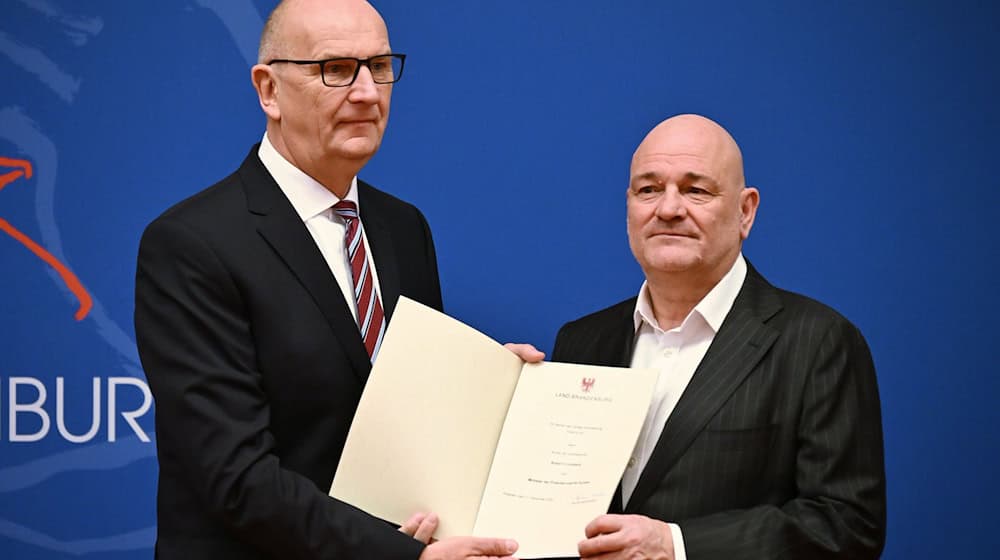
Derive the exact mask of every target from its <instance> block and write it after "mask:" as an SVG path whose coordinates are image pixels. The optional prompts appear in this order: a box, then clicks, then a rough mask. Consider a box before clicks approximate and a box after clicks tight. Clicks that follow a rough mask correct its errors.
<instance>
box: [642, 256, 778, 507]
mask: <svg viewBox="0 0 1000 560" xmlns="http://www.w3.org/2000/svg"><path fill="white" fill-rule="evenodd" d="M780 308H781V303H780V301H779V299H778V294H777V290H775V289H774V288H773V287H772V286H771V285H770V284H768V283H767V282H766V281H765V280H764V279H763V278H762V277H761V276H760V275H759V274H758V273H757V271H756V270H754V269H753V268H752V267H750V266H749V264H748V270H747V278H746V280H745V281H744V284H743V288H742V289H741V291H740V294H739V295H738V296H737V298H736V301H735V302H733V308H732V309H731V310H730V312H729V314H728V315H727V316H726V320H725V321H723V323H722V327H720V328H719V332H718V333H717V334H716V336H715V339H714V340H713V341H712V344H711V346H709V348H708V352H706V354H705V357H704V358H703V359H702V361H701V363H700V364H699V365H698V368H697V369H696V370H695V373H694V376H693V377H692V378H691V382H690V383H689V384H688V386H687V388H686V389H685V390H684V394H683V395H681V398H680V400H679V401H678V402H677V406H676V407H675V408H674V410H673V412H672V413H671V414H670V418H669V419H668V420H667V423H666V425H665V426H664V427H663V432H662V433H661V434H660V439H659V441H657V443H656V447H655V448H654V449H653V453H652V455H651V456H650V458H649V461H648V462H647V463H646V467H645V468H644V469H643V471H642V474H641V475H640V476H639V481H638V483H637V484H636V487H635V491H634V492H633V493H632V496H631V498H630V499H629V503H628V504H626V507H625V512H626V513H631V512H634V511H636V510H637V509H638V506H639V505H641V504H642V503H643V502H644V501H645V499H646V498H647V497H649V495H650V494H651V493H652V492H653V490H655V489H656V486H657V485H658V484H659V483H660V481H662V480H663V477H664V476H665V475H666V473H667V472H668V471H669V470H670V469H671V468H672V467H673V465H674V463H676V462H677V460H678V459H679V458H680V457H681V455H683V454H684V453H685V452H686V451H687V449H688V447H689V446H690V445H691V443H692V442H693V441H694V439H695V437H697V436H698V434H699V433H701V431H702V430H703V429H704V428H705V425H706V424H708V422H709V420H710V419H711V418H712V417H713V416H714V415H715V413H716V412H717V411H718V410H719V408H720V407H722V405H723V404H725V402H726V401H727V400H728V399H729V396H730V395H732V393H733V391H735V390H736V389H737V387H739V386H740V384H741V383H742V382H743V380H744V379H745V378H746V377H747V375H749V374H750V373H751V371H753V369H754V368H755V367H756V366H757V364H758V363H759V362H760V360H761V358H763V357H764V354H765V353H766V352H767V350H768V349H769V348H770V347H771V345H772V344H773V343H774V341H775V340H776V339H777V337H778V332H777V331H776V330H774V329H773V328H771V327H769V326H768V325H767V324H766V321H767V320H768V319H769V318H771V317H772V316H773V315H774V314H775V313H777V311H778V310H779V309H780Z"/></svg>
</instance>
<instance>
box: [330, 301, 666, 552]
mask: <svg viewBox="0 0 1000 560" xmlns="http://www.w3.org/2000/svg"><path fill="white" fill-rule="evenodd" d="M656 375H657V372H656V371H655V370H640V369H628V368H610V367H600V366H584V365H575V364H562V363H552V362H543V363H540V364H525V363H524V362H522V361H521V360H520V359H519V358H518V357H517V356H516V355H514V354H513V353H512V352H510V351H509V350H507V349H506V348H504V347H503V346H501V345H500V344H499V343H497V342H495V341H494V340H492V339H490V338H489V337H487V336H486V335H484V334H482V333H480V332H478V331H476V330H475V329H473V328H471V327H469V326H467V325H464V324H463V323H461V322H459V321H457V320H455V319H452V318H450V317H448V316H447V315H444V314H443V313H440V312H438V311H435V310H433V309H431V308H429V307H426V306H424V305H421V304H419V303H417V302H415V301H413V300H410V299H407V298H406V297H400V298H399V301H398V303H397V304H396V309H395V312H394V314H393V316H392V322H391V323H390V325H389V328H388V330H387V331H386V334H385V337H384V339H383V341H382V347H381V349H380V350H379V355H378V358H377V360H376V362H375V365H374V367H373V368H372V371H371V374H370V375H369V377H368V382H367V384H366V385H365V389H364V394H363V395H362V396H361V401H360V403H359V404H358V410H357V412H356V413H355V415H354V421H353V423H352V424H351V431H350V433H349V434H348V436H347V444H346V445H345V447H344V452H343V455H342V456H341V459H340V464H339V465H338V467H337V474H336V476H335V477H334V480H333V486H332V487H331V489H330V495H331V496H333V497H335V498H337V499H340V500H343V501H345V502H347V503H350V504H352V505H354V506H357V507H359V508H361V509H362V510H364V511H366V512H368V513H370V514H372V515H375V516H377V517H380V518H382V519H385V520H387V521H391V522H394V523H397V524H402V523H403V522H404V521H406V520H407V519H408V518H409V517H410V516H411V515H412V514H414V513H416V512H434V513H436V514H438V516H439V518H440V524H439V526H438V530H437V532H436V533H435V535H434V536H435V537H436V538H439V539H440V538H445V537H450V536H457V535H477V536H485V537H503V538H512V539H515V540H517V541H518V543H519V544H520V548H519V549H518V551H517V556H518V557H520V558H538V557H546V556H575V555H576V553H577V548H576V545H577V543H578V542H579V541H580V540H582V539H583V538H584V533H583V530H584V527H586V525H587V523H589V522H590V521H591V520H592V519H593V518H595V517H597V516H598V515H601V514H603V513H605V512H606V511H607V509H608V506H609V504H610V503H611V499H612V497H613V496H614V491H615V488H616V487H617V485H618V481H619V479H620V478H621V475H622V472H623V471H624V469H625V465H626V464H627V462H628V459H629V455H630V454H631V452H632V449H633V447H634V446H635V442H636V439H637V438H638V435H639V430H640V429H641V427H642V422H643V419H644V418H645V416H646V412H647V410H648V408H649V402H650V398H651V395H652V392H653V386H654V384H655V382H656Z"/></svg>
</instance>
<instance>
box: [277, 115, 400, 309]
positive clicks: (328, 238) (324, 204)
mask: <svg viewBox="0 0 1000 560" xmlns="http://www.w3.org/2000/svg"><path fill="white" fill-rule="evenodd" d="M257 155H258V156H259V157H260V161H261V162H263V164H264V167H265V168H267V171H268V173H270V174H271V176H272V177H274V180H275V182H276V183H278V187H280V188H281V192H283V193H285V197H287V198H288V201H289V202H291V203H292V207H294V208H295V212H296V213H297V214H298V215H299V218H301V219H302V222H303V223H305V225H306V229H308V230H309V233H310V234H311V235H312V238H313V240H314V241H316V246H317V247H319V251H320V253H322V254H323V258H324V259H325V260H326V264H327V266H329V267H330V272H332V273H333V277H334V278H336V279H337V285H338V286H340V291H341V292H342V293H343V295H344V301H346V302H347V307H348V308H350V310H351V313H352V314H353V315H354V320H355V321H357V320H358V304H357V301H355V299H354V279H353V278H352V276H351V264H350V261H349V259H348V255H347V248H346V247H345V246H344V237H345V236H346V235H347V222H345V221H344V219H343V218H341V217H340V216H339V215H338V214H337V213H336V212H335V211H334V210H333V205H334V204H336V203H338V202H340V201H341V199H340V198H337V195H335V194H333V193H332V192H330V191H329V190H327V189H326V187H324V186H323V185H321V184H320V183H319V182H318V181H316V180H315V179H313V178H312V177H310V176H309V175H306V174H305V172H303V171H302V170H301V169H299V168H298V167H295V166H294V165H292V163H291V162H289V161H288V160H287V159H285V157H284V156H282V155H281V154H280V153H278V150H276V149H274V146H273V145H272V144H271V142H270V140H268V139H267V134H264V139H263V140H261V142H260V149H258V150H257ZM343 200H350V201H351V202H353V203H354V204H356V205H357V207H358V215H359V216H360V215H361V205H360V204H359V203H358V178H357V177H354V178H352V179H351V188H350V189H348V190H347V195H346V196H344V198H343ZM361 239H362V242H364V244H365V252H366V254H367V256H368V268H369V270H371V271H372V280H374V283H375V291H376V293H377V294H378V297H379V300H381V299H382V289H381V287H380V286H379V282H378V271H377V270H376V269H375V261H374V260H373V259H374V257H373V256H372V250H371V246H370V245H368V235H367V234H366V233H365V230H364V226H363V225H362V227H361Z"/></svg>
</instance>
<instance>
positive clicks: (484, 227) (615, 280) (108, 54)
mask: <svg viewBox="0 0 1000 560" xmlns="http://www.w3.org/2000/svg"><path fill="white" fill-rule="evenodd" d="M272 5H273V2H268V1H262V0H258V1H250V0H242V1H240V0H233V1H231V2H214V1H210V0H176V1H173V0H172V1H166V2H121V1H111V0H95V1H92V2H86V3H83V2H72V1H69V0H49V1H42V0H4V1H3V2H2V3H0V157H5V158H11V159H20V160H27V161H29V162H30V163H31V164H32V171H33V174H32V176H31V177H26V176H21V177H18V178H16V179H10V180H9V182H8V183H6V186H5V187H4V188H3V189H2V190H0V219H2V220H4V222H0V225H3V224H6V225H7V228H6V229H0V557H2V558H4V559H22V558H32V559H36V558H37V559H61V558H70V557H74V558H77V557H83V558H109V559H119V558H121V559H125V558H147V557H150V555H151V551H150V549H151V547H152V542H153V541H152V539H153V535H154V533H153V530H152V527H153V526H154V524H155V512H154V500H155V477H156V463H155V459H154V457H153V454H154V445H155V444H154V443H153V442H149V443H146V442H144V441H143V439H142V436H144V435H145V436H148V437H150V438H153V439H155V436H154V434H153V433H152V412H151V411H149V412H145V413H143V414H139V415H138V420H137V423H136V427H132V426H131V425H129V423H128V422H127V421H126V420H125V419H124V418H123V417H122V416H121V415H120V414H118V413H119V412H121V411H125V412H128V411H136V410H139V411H141V410H142V408H143V405H144V402H145V395H144V393H143V390H142V386H141V382H140V381H130V380H141V379H142V374H141V370H140V368H139V365H138V360H137V359H136V352H135V345H134V342H133V340H134V336H133V331H132V327H131V317H132V291H133V287H132V282H133V269H134V261H135V253H136V249H137V246H138V240H139V235H140V233H141V231H142V228H143V227H144V225H145V224H146V223H148V222H149V221H150V220H151V219H152V218H153V217H154V216H156V215H157V214H159V213H160V212H161V211H162V210H164V209H165V208H166V207H167V206H169V205H170V204H172V203H173V202H175V201H177V200H179V199H181V198H183V197H185V196H187V195H189V194H191V193H193V192H195V191H197V190H199V189H201V188H203V187H205V186H207V185H208V184H210V183H212V182H214V181H216V180H217V179H219V178H221V177H223V176H224V175H226V174H228V173H229V172H230V171H231V170H232V169H233V168H234V167H235V166H236V165H237V164H238V163H239V162H240V161H241V159H242V157H243V156H244V155H245V154H246V152H247V150H248V149H249V147H250V145H251V144H252V143H254V142H256V141H257V140H259V138H260V136H261V135H262V133H263V117H262V116H261V114H260V112H259V108H258V106H257V103H256V97H255V95H254V93H253V91H252V89H251V87H250V82H249V72H248V68H249V66H250V63H251V60H252V59H253V58H254V57H255V50H256V41H257V36H258V33H259V30H260V27H261V22H262V20H263V17H264V16H265V15H266V13H267V12H268V11H269V9H270V8H271V6H272ZM376 5H377V6H378V8H379V9H380V10H381V11H382V13H383V15H384V16H385V18H386V20H387V21H388V23H389V28H390V33H391V38H392V43H393V47H394V48H395V50H397V51H400V52H405V53H407V54H408V55H409V58H408V60H407V68H406V75H405V78H404V79H403V81H402V82H400V83H399V84H398V85H397V87H396V88H395V90H394V98H393V104H392V117H391V119H390V124H389V129H388V132H387V135H386V138H385V141H384V144H383V147H382V150H381V151H380V153H379V154H378V155H377V156H376V157H375V158H374V159H373V160H372V162H371V163H370V164H369V166H368V167H367V168H366V170H365V171H364V172H363V177H364V178H366V179H368V180H369V181H371V182H373V183H375V184H377V185H380V186H382V187H383V188H385V189H386V190H389V191H391V192H394V193H395V194H397V195H399V196H401V197H402V198H405V199H408V200H410V201H412V202H414V203H416V204H417V205H418V206H420V207H421V208H422V209H423V210H424V212H425V213H426V214H427V216H428V218H429V220H430V222H431V225H432V227H433V229H434V233H435V238H436V241H437V244H438V253H439V258H440V266H441V273H442V279H443V282H444V289H445V294H444V295H445V305H446V308H447V310H448V311H449V313H451V314H452V315H454V316H456V317H458V318H459V319H462V320H464V321H466V322H468V323H470V324H472V325H474V326H476V327H478V328H480V329H482V330H483V331H484V332H486V333H488V334H489V335H491V336H493V337H495V338H497V339H500V340H524V341H531V342H534V343H535V344H536V345H538V346H539V347H542V348H544V349H546V350H548V349H550V348H551V344H552V340H553V338H554V335H555V332H556V330H557V328H558V327H559V325H561V324H562V323H563V322H564V321H566V320H569V319H571V318H575V317H577V316H579V315H581V314H583V313H586V312H589V311H592V310H595V309H597V308H599V307H603V306H605V305H607V304H610V303H612V302H615V301H618V300H619V299H622V298H624V297H627V296H629V295H631V294H633V293H635V291H636V290H637V289H638V287H639V284H640V282H641V273H640V271H639V269H638V267H637V266H636V265H635V263H634V261H633V259H632V257H631V254H630V253H629V251H628V247H627V243H626V237H625V205H624V190H625V185H626V182H627V174H628V162H629V158H630V156H631V152H632V150H633V149H634V148H635V146H636V145H637V143H638V142H639V140H641V138H642V136H643V135H644V134H645V132H646V131H647V130H648V129H649V128H650V127H651V126H652V125H654V124H655V123H657V122H659V121H660V120H661V119H663V118H665V117H667V116H669V115H671V114H675V113H679V112H698V113H702V114H705V115H708V116H710V117H712V118H715V119H716V120H718V121H719V122H721V123H722V124H723V125H724V126H726V127H727V128H728V129H729V130H730V131H731V132H732V133H733V135H734V136H735V137H736V139H737V140H738V141H739V142H740V143H741V145H742V146H743V149H744V155H745V159H746V164H747V177H748V181H749V182H751V183H752V184H754V185H757V186H758V187H759V188H760V190H761V194H762V203H761V209H760V212H759V214H758V220H757V224H756V225H755V227H754V230H753V232H752V234H751V237H750V240H749V241H748V243H747V245H746V247H745V253H746V255H747V256H748V258H749V259H750V260H751V261H752V262H753V263H754V265H755V266H757V267H758V269H760V270H761V271H762V272H763V273H764V274H765V275H766V276H768V278H769V279H770V280H771V281H772V282H774V283H775V284H777V285H780V286H782V287H785V288H788V289H792V290H795V291H800V292H803V293H806V294H809V295H812V296H814V297H817V298H819V299H821V300H824V301H825V302H827V303H829V304H831V305H833V306H834V307H836V308H837V309H839V310H840V311H841V312H842V313H844V314H845V315H846V316H847V317H849V318H850V319H851V320H853V321H854V322H855V323H856V324H857V325H858V326H859V327H860V328H861V329H862V331H863V332H864V333H865V334H866V336H867V338H868V340H869V343H870V344H871V348H872V352H873V354H874V357H875V361H876V365H877V367H878V372H879V383H880V387H881V391H882V399H883V414H884V425H885V434H886V460H887V469H888V477H889V537H888V545H887V548H886V553H885V558H890V559H896V558H899V559H902V558H909V557H913V556H926V555H927V554H928V553H933V554H937V553H941V554H943V555H945V556H947V557H952V558H987V557H992V556H993V551H994V550H995V547H996V537H995V530H994V527H995V525H996V524H997V522H998V521H1000V519H998V516H997V515H996V514H995V513H994V509H995V508H994V504H995V503H996V502H997V501H998V498H1000V496H998V492H997V490H996V484H995V482H994V480H993V479H994V478H995V473H996V472H997V471H998V470H1000V461H998V447H1000V445H998V437H997V436H996V435H995V432H994V430H995V428H996V427H997V424H998V419H1000V414H998V412H997V408H998V407H997V406H996V405H995V404H994V402H993V401H994V398H996V396H997V395H998V387H1000V384H998V381H997V374H998V373H1000V371H998V367H997V366H996V363H997V361H996V360H995V359H994V356H993V354H994V349H995V347H994V344H995V339H996V338H997V334H998V329H997V327H996V326H995V325H994V318H995V317H997V316H998V315H1000V308H998V307H1000V306H998V303H997V302H998V298H997V295H996V288H997V285H998V283H997V281H996V280H995V278H994V269H995V268H996V266H995V265H996V262H997V260H998V256H1000V250H998V242H997V238H996V237H994V236H993V234H992V223H993V222H992V221H991V218H990V216H992V215H994V214H995V212H996V209H997V208H1000V181H998V180H997V178H996V174H995V173H996V171H995V168H996V165H995V164H994V162H995V161H996V160H997V156H996V155H995V154H996V152H997V151H998V148H1000V142H998V140H997V136H998V135H997V132H998V125H1000V109H998V104H997V101H996V100H997V96H998V87H997V86H998V81H1000V80H998V70H997V67H998V65H997V60H998V59H1000V33H998V32H1000V29H998V28H1000V25H998V22H1000V17H998V15H1000V14H998V10H997V8H995V7H994V4H993V3H991V2H976V1H971V0H956V1H952V2H948V3H944V2H918V1H902V0H883V1H877V2H857V1H842V2H829V3H826V2H823V3H821V2H798V1H791V0H788V1H775V2H735V1H721V0H720V1H714V2H713V1H710V2H698V3H694V2H685V3H680V2H676V3H675V2H654V1H639V0H628V1H624V0H623V1H620V2H583V3H579V2H555V1H531V2H528V1H508V2H491V3H480V2H462V1H457V0H449V1H441V2H409V1H403V0H383V1H381V2H377V4H376ZM16 170H17V168H16V167H11V166H4V165H0V182H2V180H3V179H2V177H4V176H5V174H6V173H8V172H13V171H16ZM11 228H14V229H16V230H17V231H18V232H20V233H22V234H23V235H25V236H27V237H28V238H29V239H30V240H33V241H34V242H35V243H37V244H38V246H39V247H40V248H41V249H42V250H44V251H46V252H47V253H48V254H50V255H51V256H52V258H54V259H56V260H58V261H59V262H61V263H62V264H64V265H65V266H66V267H67V269H68V270H69V271H70V272H71V273H72V274H73V275H74V276H75V278H77V279H78V280H79V282H80V285H81V286H82V287H83V288H85V289H86V291H87V293H88V294H89V295H90V296H91V297H92V299H93V307H92V308H91V309H90V310H89V312H88V313H87V316H86V317H85V318H84V319H82V320H81V321H77V320H75V319H74V317H73V315H74V313H75V312H76V311H77V309H78V300H77V298H76V296H75V295H74V294H73V292H72V291H70V290H69V289H68V288H67V287H66V286H67V284H66V282H65V281H64V279H63V278H62V277H61V276H60V275H58V274H57V273H56V272H54V269H53V268H52V267H50V266H49V265H47V264H45V262H43V260H42V259H41V258H40V257H39V256H38V255H37V254H35V253H33V252H32V251H30V250H29V249H28V248H27V247H26V246H25V244H24V243H23V242H21V241H18V240H16V239H15V238H14V237H13V236H12V235H11V234H10V231H11ZM57 378H62V379H63V381H62V382H61V383H62V384H63V386H64V395H63V398H62V399H59V398H58V396H57V392H58V385H59V383H60V382H59V381H58V379H57ZM95 380H96V381H95ZM95 382H96V383H97V384H98V385H99V391H98V394H99V395H100V397H99V402H98V412H99V417H100V418H101V423H100V425H99V426H98V429H97V431H96V433H95V434H94V435H93V436H92V437H90V438H89V439H87V440H86V441H85V442H82V443H72V442H70V441H67V439H68V438H66V437H64V436H63V435H61V434H60V431H59V428H58V426H57V418H58V417H60V415H59V413H58V410H57V403H58V402H59V401H60V400H61V401H62V402H63V403H64V405H65V411H64V414H63V415H62V416H61V417H64V418H65V419H66V422H65V423H66V426H65V428H66V430H67V431H68V432H70V433H72V434H77V435H79V434H84V433H85V432H87V431H88V428H89V427H90V426H91V419H92V417H93V412H92V407H93V404H94V400H95V399H94V396H93V394H94V391H93V388H94V383H95ZM109 385H111V386H113V390H112V391H111V393H113V394H114V395H115V398H116V403H115V407H114V409H112V410H110V412H111V413H114V418H115V421H114V426H115V441H109V439H110V432H109V423H108V414H109V402H108V396H109ZM12 387H13V389H14V391H13V394H12V391H11V389H12ZM39 388H41V389H43V390H44V391H45V398H44V399H41V398H40V397H41V395H40V394H39ZM35 402H38V404H37V406H36V407H35V408H38V409H41V410H43V411H44V413H38V412H32V411H31V410H30V409H31V408H32V406H31V405H32V403H35ZM12 411H15V412H17V413H16V414H14V415H13V422H12V415H11V412H12ZM43 418H48V419H49V425H48V426H47V427H46V426H45V425H44V419H43ZM12 434H13V435H14V436H15V437H11V436H12ZM33 434H37V435H33ZM32 437H34V438H35V439H36V441H12V440H16V439H19V438H21V439H23V438H27V439H32Z"/></svg>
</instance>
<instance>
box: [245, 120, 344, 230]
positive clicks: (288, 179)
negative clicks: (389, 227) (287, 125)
mask: <svg viewBox="0 0 1000 560" xmlns="http://www.w3.org/2000/svg"><path fill="white" fill-rule="evenodd" d="M257 156H258V157H260V161H261V163H263V164H264V167H265V168H267V171H268V173H270V174H271V176H272V177H274V181H275V182H276V183H278V187H279V188H281V192H283V193H285V197H287V198H288V200H289V202H291V203H292V207H293V208H295V212H296V213H297V214H298V215H299V218H301V219H302V221H303V222H305V221H306V220H308V219H310V218H313V217H315V216H318V215H320V214H327V215H329V211H330V208H331V207H332V206H333V205H334V204H336V203H338V202H340V201H341V200H350V201H351V202H353V203H354V204H355V205H357V204H358V178H357V177H356V176H355V177H353V178H352V179H351V187H350V188H349V189H347V196H345V197H344V198H343V199H340V198H338V197H337V195H335V194H333V193H332V192H330V191H329V190H327V188H326V187H324V186H323V185H321V184H320V183H319V182H318V181H316V180H315V179H313V178H312V177H310V176H309V175H306V173H305V172H304V171H302V170H301V169H299V168H298V167H295V166H294V165H292V163H291V162H290V161H288V160H287V159H285V156H283V155H281V154H280V153H278V150H276V149H275V148H274V145H272V144H271V141H270V140H268V139H267V133H265V134H264V139H263V140H261V142H260V148H259V149H258V150H257ZM360 208H361V207H360V206H358V211H359V212H360Z"/></svg>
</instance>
